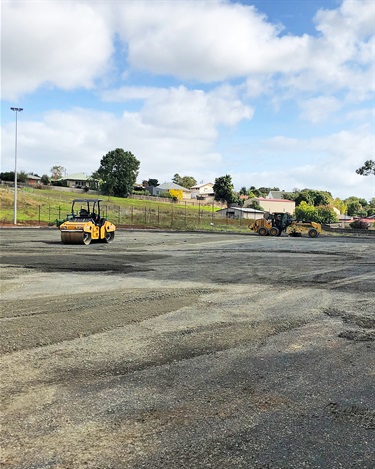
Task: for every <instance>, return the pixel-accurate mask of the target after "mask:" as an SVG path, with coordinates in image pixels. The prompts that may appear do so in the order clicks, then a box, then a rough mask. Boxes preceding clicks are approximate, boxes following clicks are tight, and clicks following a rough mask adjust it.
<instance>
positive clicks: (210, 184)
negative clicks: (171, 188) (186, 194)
mask: <svg viewBox="0 0 375 469" xmlns="http://www.w3.org/2000/svg"><path fill="white" fill-rule="evenodd" d="M204 186H212V187H213V184H212V182H205V183H203V184H196V185H195V186H192V187H190V189H200V188H201V187H204Z"/></svg>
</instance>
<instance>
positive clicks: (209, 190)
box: [190, 182, 215, 200]
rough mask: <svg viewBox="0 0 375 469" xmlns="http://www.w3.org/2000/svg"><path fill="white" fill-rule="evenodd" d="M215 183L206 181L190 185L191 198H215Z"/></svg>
mask: <svg viewBox="0 0 375 469" xmlns="http://www.w3.org/2000/svg"><path fill="white" fill-rule="evenodd" d="M213 187H214V185H213V184H212V182H206V183H204V184H196V185H195V186H193V187H190V190H191V198H192V199H198V200H207V199H213V198H214V197H215V193H214V189H213Z"/></svg>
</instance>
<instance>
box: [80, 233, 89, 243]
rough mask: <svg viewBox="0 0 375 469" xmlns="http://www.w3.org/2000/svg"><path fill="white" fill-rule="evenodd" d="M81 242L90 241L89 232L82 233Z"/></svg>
mask: <svg viewBox="0 0 375 469" xmlns="http://www.w3.org/2000/svg"><path fill="white" fill-rule="evenodd" d="M82 242H83V244H86V245H88V244H90V243H91V233H86V232H85V233H83V239H82Z"/></svg>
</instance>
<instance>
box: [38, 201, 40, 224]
mask: <svg viewBox="0 0 375 469" xmlns="http://www.w3.org/2000/svg"><path fill="white" fill-rule="evenodd" d="M38 223H39V225H40V205H38Z"/></svg>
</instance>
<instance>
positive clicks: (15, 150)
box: [10, 107, 23, 225]
mask: <svg viewBox="0 0 375 469" xmlns="http://www.w3.org/2000/svg"><path fill="white" fill-rule="evenodd" d="M10 109H11V110H12V111H14V112H15V113H16V139H15V148H14V224H15V225H17V115H18V113H19V112H21V111H23V108H22V107H11V108H10Z"/></svg>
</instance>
